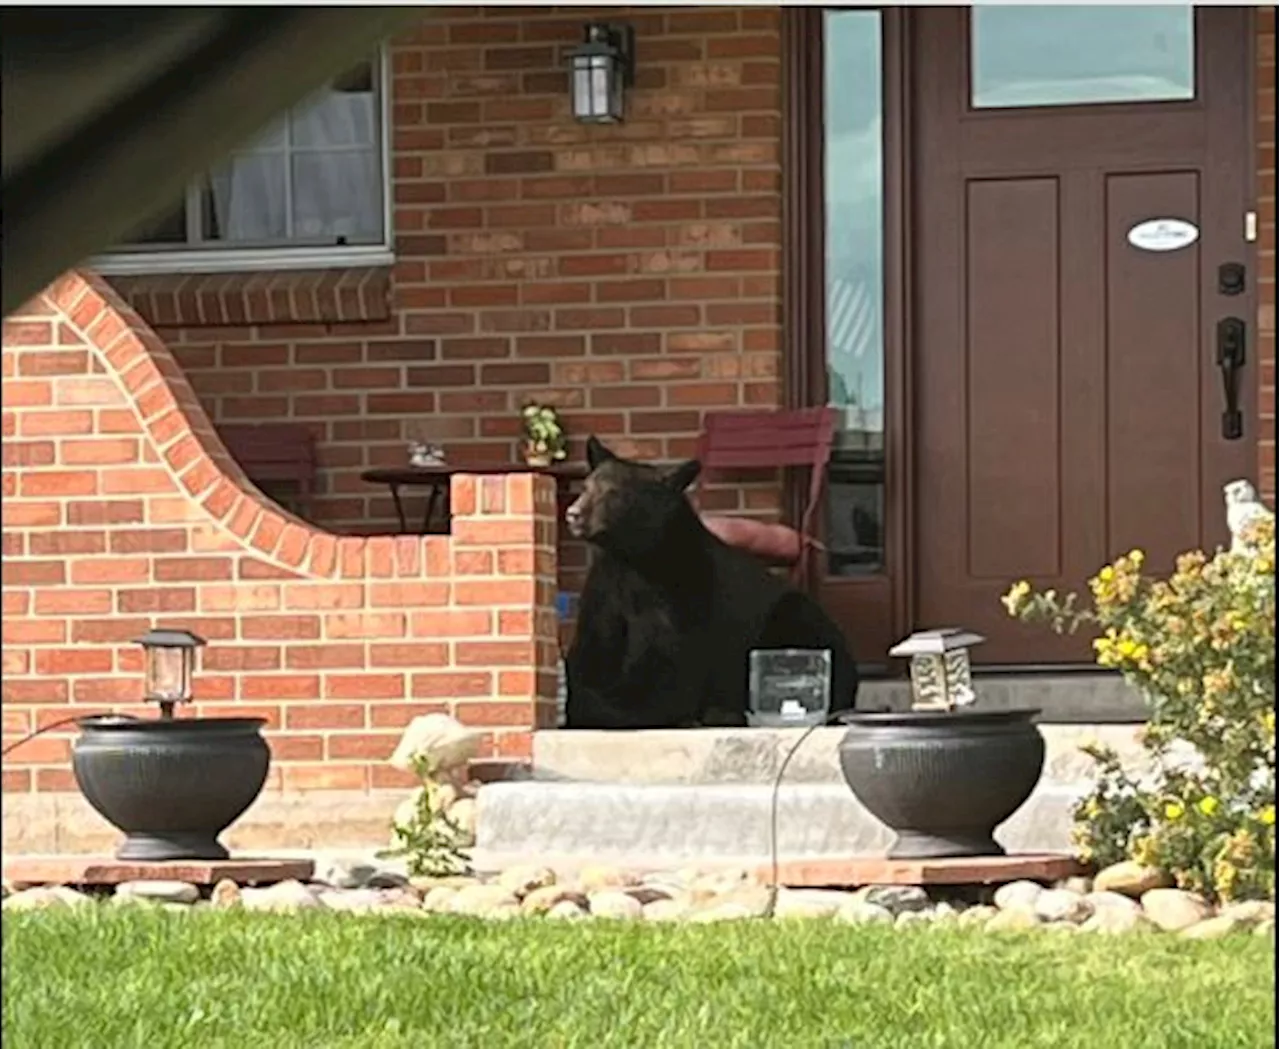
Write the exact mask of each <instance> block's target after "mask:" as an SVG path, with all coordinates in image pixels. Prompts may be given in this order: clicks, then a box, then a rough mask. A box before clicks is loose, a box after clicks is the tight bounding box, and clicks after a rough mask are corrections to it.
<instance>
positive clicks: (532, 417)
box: [521, 404, 568, 467]
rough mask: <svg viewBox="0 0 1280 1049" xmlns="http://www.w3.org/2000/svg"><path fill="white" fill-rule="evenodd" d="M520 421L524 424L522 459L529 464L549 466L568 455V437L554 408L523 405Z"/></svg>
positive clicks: (539, 405)
mask: <svg viewBox="0 0 1280 1049" xmlns="http://www.w3.org/2000/svg"><path fill="white" fill-rule="evenodd" d="M521 422H522V423H523V425H524V461H525V462H526V463H527V464H528V465H529V466H534V467H545V466H550V465H551V464H552V463H558V462H560V461H561V460H562V459H564V458H565V456H566V455H568V450H567V447H566V446H567V445H568V438H567V437H566V436H565V432H564V427H563V426H562V425H561V424H560V416H559V414H558V413H557V412H556V410H555V409H554V408H552V407H550V406H549V405H542V404H528V405H525V408H524V410H523V412H522V413H521Z"/></svg>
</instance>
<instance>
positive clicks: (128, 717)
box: [0, 714, 142, 758]
mask: <svg viewBox="0 0 1280 1049" xmlns="http://www.w3.org/2000/svg"><path fill="white" fill-rule="evenodd" d="M99 718H119V719H120V720H122V721H141V720H142V718H139V717H135V716H134V715H133V714H92V715H89V716H85V715H84V714H73V715H72V716H71V717H69V718H59V719H58V720H57V721H51V722H49V724H47V725H45V726H44V728H38V729H36V730H35V731H34V732H32V733H30V734H29V735H26V736H23V737H22V738H21V739H20V740H18V741H17V742H16V743H10V744H9V745H8V746H7V747H5V748H4V750H0V758H2V757H4V756H6V755H7V754H9V753H10V752H11V751H14V750H17V748H18V747H20V746H22V744H24V743H29V742H30V741H31V740H33V739H35V738H36V736H40V735H43V734H44V733H46V732H49V731H51V730H53V729H55V728H58V727H59V726H61V725H69V724H71V722H73V721H95V720H97V719H99Z"/></svg>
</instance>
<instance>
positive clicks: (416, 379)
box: [120, 7, 781, 565]
mask: <svg viewBox="0 0 1280 1049" xmlns="http://www.w3.org/2000/svg"><path fill="white" fill-rule="evenodd" d="M597 16H600V17H607V18H609V19H611V20H615V21H617V20H625V21H627V22H629V23H631V24H632V25H633V26H634V27H635V31H636V49H637V56H638V68H637V83H636V85H635V87H634V89H632V90H631V91H630V92H629V97H628V107H629V112H628V119H627V121H626V122H625V123H623V124H621V125H617V126H612V127H587V126H583V125H580V124H576V123H575V122H574V121H573V119H572V117H571V116H570V113H569V94H568V79H567V73H566V65H565V55H566V52H567V50H568V49H569V48H571V47H572V46H574V45H575V44H577V43H578V42H579V40H580V39H581V31H582V26H583V24H584V22H586V21H588V20H590V19H591V18H593V17H597ZM778 18H779V15H778V12H777V10H769V9H763V8H749V9H741V10H739V9H734V8H723V9H722V8H716V9H701V10H699V9H660V8H637V9H630V10H628V9H621V8H608V9H604V10H602V11H592V10H590V9H576V8H575V9H572V10H566V9H563V8H561V9H558V10H554V11H553V10H552V9H549V8H536V7H522V8H518V9H517V8H489V9H480V8H458V9H448V10H446V9H438V10H434V11H432V12H431V14H430V17H429V18H424V20H423V22H422V23H421V25H420V26H418V27H417V28H416V29H415V30H414V31H413V32H411V33H409V34H407V35H405V36H403V37H401V38H400V39H398V40H396V41H395V42H394V44H393V45H392V47H391V65H392V69H393V92H392V98H393V129H392V143H393V149H394V170H393V172H392V176H393V185H394V189H393V192H394V200H395V233H396V252H397V263H396V266H395V270H394V275H393V276H394V280H393V282H392V289H391V292H390V294H391V295H392V300H391V307H392V308H391V310H390V315H389V316H388V317H387V319H385V320H382V321H375V322H369V323H360V322H350V321H339V322H336V323H328V324H325V323H314V322H311V323H296V324H290V323H279V322H276V323H260V324H255V325H251V326H240V327H234V328H229V327H225V326H220V327H209V326H204V325H197V324H189V325H186V326H184V325H182V324H177V323H175V321H177V320H178V315H179V314H180V313H181V312H182V311H181V309H180V307H181V303H182V296H181V295H179V296H169V297H166V298H164V299H163V301H155V300H156V298H158V297H151V298H148V297H147V296H146V295H145V294H144V293H141V292H140V293H139V295H138V299H137V300H135V301H139V303H140V305H142V306H143V309H144V312H146V313H148V314H150V319H153V320H156V321H164V322H165V323H164V324H163V325H162V326H160V327H159V328H158V330H159V332H160V334H161V336H162V337H163V338H164V340H165V341H166V342H167V343H169V344H170V345H171V346H172V348H173V351H174V353H175V356H176V357H177V359H178V361H179V362H180V363H181V365H182V366H183V368H184V370H185V371H186V373H187V375H188V376H189V377H190V379H191V382H192V384H193V386H194V387H195V389H196V392H197V394H198V395H199V396H200V398H201V400H202V402H203V403H204V405H205V407H206V409H207V410H208V411H209V413H210V414H211V415H212V416H213V418H214V419H215V420H217V421H227V422H232V421H234V422H245V421H250V422H251V421H255V420H277V419H279V418H281V417H292V418H294V419H296V420H299V421H303V422H306V423H307V424H308V425H309V426H311V427H312V428H313V429H314V430H315V432H316V434H317V437H318V439H319V441H320V450H319V455H320V459H321V464H322V469H323V477H322V479H321V492H320V494H319V497H318V498H317V500H316V503H315V509H314V511H313V514H314V517H315V519H316V520H317V521H318V522H320V523H322V524H324V525H325V526H326V527H331V528H334V529H337V530H341V531H350V532H369V531H378V530H385V529H389V528H391V527H393V526H394V524H395V515H394V510H393V507H392V504H391V502H390V499H389V498H388V496H387V493H386V491H385V489H372V488H370V486H368V485H367V484H365V483H364V482H362V481H361V480H360V478H359V474H360V472H361V471H362V470H363V469H366V468H369V467H373V466H387V465H402V464H403V462H404V457H405V441H406V440H407V438H408V437H410V436H411V435H412V426H413V424H414V423H415V422H417V421H419V420H421V419H422V418H423V417H425V416H428V415H429V416H432V417H433V418H434V419H436V420H438V423H437V425H439V426H440V427H441V428H442V436H443V437H444V444H445V446H446V447H447V449H448V451H449V452H450V453H451V454H452V455H453V457H454V458H455V459H457V460H464V459H469V460H471V461H489V462H507V461H511V457H512V456H513V455H514V454H515V450H516V437H517V429H518V421H517V414H518V411H519V409H520V407H521V406H522V405H523V404H524V403H526V402H527V401H529V400H533V399H536V400H539V401H543V402H546V403H551V404H555V405H557V406H559V407H560V409H561V411H562V415H563V417H564V419H565V421H566V423H567V425H568V428H569V430H570V431H571V433H572V434H573V435H575V437H577V438H578V441H580V440H581V439H582V438H583V437H585V435H586V434H587V433H589V432H595V433H597V434H600V435H601V436H602V437H604V438H605V439H607V440H612V441H613V442H615V443H616V445H617V446H618V447H619V448H620V449H622V450H623V451H624V452H630V453H632V454H636V455H639V456H642V457H646V458H650V457H651V458H675V457H678V456H681V455H685V454H687V453H689V452H690V451H691V449H692V446H693V442H694V440H695V438H696V435H697V433H698V431H699V429H700V412H701V411H702V410H703V409H704V408H709V407H717V408H718V407H726V406H733V405H751V406H754V405H773V404H775V403H776V401H777V399H778V371H779V327H778V325H779V287H780V284H779V267H780V259H779V252H780V243H781V239H780V238H781V233H780V221H779V216H780V208H781V198H780V194H779V179H780V175H779V148H780V145H779V144H780V129H779V120H780V101H779V97H780V96H779V38H778ZM120 283H121V285H122V287H125V288H126V289H130V290H133V289H140V288H142V287H144V286H145V284H146V282H138V281H136V280H134V281H122V282H120ZM309 301H310V300H309V299H308V302H309ZM175 304H176V306H177V307H178V308H175ZM237 309H238V310H239V307H237ZM196 312H197V311H196V310H195V309H194V308H192V309H189V310H188V311H187V314H188V316H187V318H186V319H187V320H192V319H194V318H193V317H192V316H191V315H192V314H194V313H196ZM239 312H241V315H243V311H239ZM312 312H314V311H312ZM204 315H205V316H217V314H213V313H205V314H204ZM309 316H310V315H309ZM579 449H580V444H579V443H578V442H575V454H579ZM773 488H774V486H773V485H771V484H768V483H765V484H760V485H757V486H755V487H752V486H746V487H744V486H741V485H737V486H734V487H726V488H723V489H721V490H720V491H719V492H718V493H716V494H715V495H713V496H712V497H711V500H710V503H709V504H708V505H715V506H717V507H720V508H747V509H750V510H756V511H761V512H765V513H768V512H771V511H772V510H773V509H774V508H775V507H776V501H777V500H776V494H775V492H774V490H773ZM415 512H416V508H415ZM566 559H567V560H570V561H572V563H575V564H578V565H580V564H581V563H582V561H581V556H580V552H575V551H570V552H568V553H567V554H566Z"/></svg>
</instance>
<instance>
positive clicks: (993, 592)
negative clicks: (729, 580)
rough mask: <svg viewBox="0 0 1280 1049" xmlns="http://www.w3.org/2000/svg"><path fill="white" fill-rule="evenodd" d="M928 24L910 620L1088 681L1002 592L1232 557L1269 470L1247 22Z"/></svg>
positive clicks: (1003, 659)
mask: <svg viewBox="0 0 1280 1049" xmlns="http://www.w3.org/2000/svg"><path fill="white" fill-rule="evenodd" d="M912 25H913V30H912V32H911V62H910V68H911V69H912V70H913V73H912V77H913V90H912V95H913V105H912V128H913V136H914V137H913V141H912V149H911V156H912V158H913V161H912V172H911V177H912V180H913V212H912V237H911V254H912V259H913V264H912V275H913V278H914V282H913V287H912V289H911V293H912V302H913V307H912V320H913V324H912V337H911V339H910V345H911V347H912V349H911V354H912V357H911V366H910V373H911V388H912V395H913V405H912V407H913V413H912V414H913V419H914V422H913V435H912V445H913V449H914V463H913V466H914V483H915V488H914V491H915V506H914V522H915V537H914V538H915V557H916V564H915V572H914V580H915V582H914V595H913V597H914V602H913V603H914V614H913V619H914V621H915V625H916V626H917V627H919V628H925V627H933V626H963V627H967V628H970V629H973V630H976V631H978V632H979V633H981V634H983V635H985V636H986V637H987V638H988V643H987V644H985V645H983V646H980V647H979V648H977V649H975V650H974V657H975V659H976V660H977V661H979V662H985V663H988V664H1006V665H1012V664H1016V665H1027V664H1041V665H1048V664H1062V663H1073V662H1084V661H1087V660H1088V659H1089V651H1088V646H1087V643H1086V642H1085V641H1084V640H1083V639H1060V638H1056V637H1054V636H1053V635H1051V634H1050V633H1049V632H1048V631H1047V630H1045V629H1044V628H1042V627H1034V628H1032V627H1026V626H1023V625H1021V624H1017V623H1014V622H1012V621H1011V620H1009V619H1008V617H1007V616H1006V615H1005V613H1004V610H1003V608H1002V607H1001V604H1000V601H999V598H1000V595H1001V594H1002V593H1003V592H1004V591H1005V590H1006V589H1007V588H1008V587H1009V585H1010V584H1011V583H1012V582H1013V581H1015V580H1018V579H1028V580H1030V581H1031V582H1032V583H1033V584H1034V585H1036V586H1037V587H1056V588H1057V589H1058V590H1059V592H1064V591H1070V590H1082V589H1083V588H1084V585H1085V581H1086V580H1087V578H1088V577H1089V576H1090V575H1092V574H1093V573H1094V572H1095V571H1096V570H1097V569H1098V568H1099V567H1100V566H1101V565H1102V564H1104V563H1105V562H1106V561H1108V560H1110V559H1111V558H1113V557H1115V556H1117V555H1119V554H1121V553H1124V552H1126V551H1128V550H1130V549H1132V548H1134V547H1139V548H1141V549H1143V550H1144V551H1145V552H1146V555H1147V560H1148V563H1149V565H1150V566H1151V568H1153V569H1154V570H1156V571H1165V570H1167V569H1169V568H1171V567H1172V563H1173V560H1174V557H1175V556H1176V555H1177V554H1178V553H1179V552H1181V551H1183V550H1187V549H1191V548H1196V547H1206V546H1207V547H1209V548H1212V547H1213V546H1214V545H1216V544H1218V543H1222V542H1224V541H1225V540H1226V538H1227V533H1226V526H1225V518H1224V508H1223V499H1222V486H1223V484H1225V483H1226V482H1228V481H1230V480H1232V479H1234V478H1237V477H1249V478H1251V477H1253V476H1254V472H1255V456H1254V453H1253V450H1254V449H1255V447H1256V442H1257V434H1256V431H1255V423H1256V420H1255V418H1254V416H1253V415H1252V413H1251V411H1250V409H1251V408H1252V407H1253V406H1254V405H1255V404H1256V399H1255V397H1254V396H1253V392H1252V390H1253V383H1252V361H1251V359H1250V358H1251V357H1252V334H1253V333H1252V330H1251V327H1252V325H1251V323H1250V318H1251V317H1252V316H1253V310H1252V306H1251V301H1252V291H1251V289H1252V286H1253V282H1254V278H1255V274H1254V273H1253V272H1252V271H1251V270H1249V269H1248V268H1247V264H1248V263H1250V262H1251V259H1252V256H1251V253H1250V252H1249V249H1248V246H1247V245H1246V242H1245V233H1244V213H1245V208H1246V200H1247V197H1246V192H1247V146H1248V136H1247V128H1248V114H1249V102H1248V92H1247V69H1248V66H1249V62H1248V55H1249V50H1248V34H1247V20H1246V12H1245V11H1244V10H1243V9H1239V8H1197V9H1194V10H1193V9H1192V8H1190V7H1148V6H1144V7H1100V6H1087V7H1086V6H1079V7H1033V6H1018V7H1006V6H981V7H976V8H972V9H966V8H947V9H938V8H934V9H932V10H929V9H925V10H921V11H919V12H917V13H916V15H915V17H914V18H913V20H912ZM1153 220H1154V221H1153ZM1159 220H1165V221H1159ZM1233 266H1234V267H1236V269H1232V267H1233ZM1241 267H1244V269H1243V270H1242V269H1241ZM1240 276H1243V285H1242V286H1241V285H1240V284H1239V283H1238V278H1239V277H1240ZM1237 322H1238V324H1237ZM1241 324H1243V325H1244V326H1245V327H1246V329H1249V330H1246V340H1245V341H1246V344H1247V346H1248V352H1247V353H1246V355H1245V357H1246V360H1245V365H1244V367H1243V368H1242V369H1240V370H1239V374H1238V375H1230V372H1231V368H1230V367H1228V368H1227V369H1226V372H1227V373H1228V374H1227V377H1228V378H1229V380H1230V381H1229V382H1228V383H1227V385H1234V389H1235V395H1234V396H1233V397H1228V396H1227V394H1226V393H1225V392H1224V390H1225V387H1224V369H1223V368H1221V367H1220V366H1219V348H1220V342H1221V341H1222V339H1223V334H1222V333H1223V331H1224V330H1226V329H1227V328H1229V327H1230V326H1232V325H1235V326H1236V329H1237V330H1238V329H1239V325H1241ZM1237 407H1238V409H1239V411H1240V412H1241V413H1243V414H1242V416H1241V417H1240V418H1236V417H1235V416H1232V415H1228V416H1227V417H1225V418H1224V413H1225V412H1228V411H1229V410H1235V409H1236V408H1237ZM1237 424H1238V425H1237Z"/></svg>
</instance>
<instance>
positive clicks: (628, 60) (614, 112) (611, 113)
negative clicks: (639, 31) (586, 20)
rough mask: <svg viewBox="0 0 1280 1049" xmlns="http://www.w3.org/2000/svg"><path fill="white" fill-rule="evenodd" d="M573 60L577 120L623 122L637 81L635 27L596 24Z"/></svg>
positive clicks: (570, 83)
mask: <svg viewBox="0 0 1280 1049" xmlns="http://www.w3.org/2000/svg"><path fill="white" fill-rule="evenodd" d="M569 57H570V60H571V62H572V75H571V77H570V81H569V85H570V91H571V92H572V96H573V116H574V119H575V120H578V121H580V122H581V123H583V124H617V123H619V122H620V121H621V120H622V110H623V96H624V94H625V89H626V88H628V87H630V86H631V84H632V83H633V82H634V80H635V68H636V66H635V31H634V30H633V29H632V27H631V26H629V25H617V26H613V25H605V24H604V23H601V22H593V23H591V24H589V25H588V26H587V27H586V31H585V36H584V39H583V42H582V43H581V44H579V45H578V46H577V47H575V48H574V49H573V51H572V52H571V53H570V56H569Z"/></svg>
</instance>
